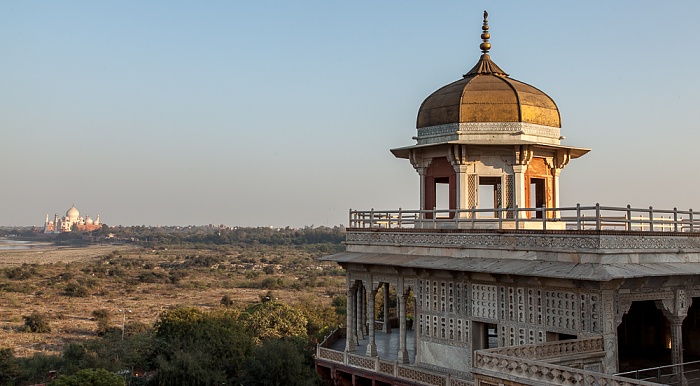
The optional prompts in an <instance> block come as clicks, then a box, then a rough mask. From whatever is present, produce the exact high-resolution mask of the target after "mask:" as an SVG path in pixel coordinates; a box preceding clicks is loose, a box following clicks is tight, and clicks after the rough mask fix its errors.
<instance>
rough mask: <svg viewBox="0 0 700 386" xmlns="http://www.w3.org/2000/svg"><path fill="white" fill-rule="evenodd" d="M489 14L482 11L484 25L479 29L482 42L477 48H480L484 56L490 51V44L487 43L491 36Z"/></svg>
mask: <svg viewBox="0 0 700 386" xmlns="http://www.w3.org/2000/svg"><path fill="white" fill-rule="evenodd" d="M488 17H489V13H488V12H486V11H484V25H483V26H482V27H481V31H482V33H481V39H482V40H483V41H484V42H483V43H481V44H480V45H479V48H481V52H482V53H484V54H488V53H489V50H490V49H491V43H489V39H490V38H491V34H489V19H488Z"/></svg>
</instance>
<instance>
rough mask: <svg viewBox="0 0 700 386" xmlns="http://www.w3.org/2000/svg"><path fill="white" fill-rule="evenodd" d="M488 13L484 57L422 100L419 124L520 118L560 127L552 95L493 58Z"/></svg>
mask: <svg viewBox="0 0 700 386" xmlns="http://www.w3.org/2000/svg"><path fill="white" fill-rule="evenodd" d="M487 17H488V13H486V11H484V24H483V26H482V34H481V38H482V39H483V42H482V43H481V45H480V46H479V47H480V48H481V51H482V55H481V58H479V61H478V62H477V63H476V65H474V67H473V68H472V69H471V70H469V72H467V73H466V74H465V75H464V77H463V79H460V80H458V81H456V82H453V83H450V84H448V85H446V86H444V87H442V88H440V89H438V90H437V91H435V92H434V93H432V94H431V95H430V96H428V97H427V98H426V99H425V101H423V104H422V105H421V107H420V109H419V111H418V121H417V124H416V127H417V128H423V127H430V126H438V125H446V124H454V123H476V122H480V123H483V122H486V123H490V122H521V123H531V124H536V125H543V126H549V127H556V128H560V127H561V119H560V116H559V109H558V108H557V105H556V104H555V103H554V100H553V99H552V98H550V97H549V96H548V95H547V94H545V93H544V92H542V91H540V90H539V89H537V88H535V87H533V86H531V85H529V84H527V83H523V82H520V81H517V80H515V79H512V78H509V77H508V74H506V72H505V71H503V70H502V69H501V68H500V67H498V65H497V64H496V63H494V62H493V61H492V60H491V56H490V55H489V50H490V49H491V44H490V43H489V39H490V37H491V35H490V34H489V32H488V31H489V26H488V19H487Z"/></svg>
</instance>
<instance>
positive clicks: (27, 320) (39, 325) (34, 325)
mask: <svg viewBox="0 0 700 386" xmlns="http://www.w3.org/2000/svg"><path fill="white" fill-rule="evenodd" d="M23 318H24V329H25V330H26V331H29V332H39V333H43V332H51V327H50V326H49V321H48V318H47V317H46V315H44V314H42V313H39V312H36V311H35V312H32V314H31V315H29V316H23Z"/></svg>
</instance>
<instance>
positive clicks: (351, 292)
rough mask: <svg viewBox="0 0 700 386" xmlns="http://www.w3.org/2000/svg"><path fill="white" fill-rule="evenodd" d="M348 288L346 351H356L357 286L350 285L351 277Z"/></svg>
mask: <svg viewBox="0 0 700 386" xmlns="http://www.w3.org/2000/svg"><path fill="white" fill-rule="evenodd" d="M348 275H349V274H348ZM346 288H347V300H346V306H345V312H346V316H345V351H355V349H356V348H357V336H356V335H355V323H356V321H355V287H354V286H350V285H349V279H348V285H347V287H346Z"/></svg>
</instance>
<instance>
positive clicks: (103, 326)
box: [92, 308, 110, 336]
mask: <svg viewBox="0 0 700 386" xmlns="http://www.w3.org/2000/svg"><path fill="white" fill-rule="evenodd" d="M92 316H93V317H94V318H95V320H96V321H97V335H100V336H102V335H104V334H105V333H106V332H107V330H109V317H110V312H109V310H108V309H106V308H102V309H99V310H94V311H92Z"/></svg>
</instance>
